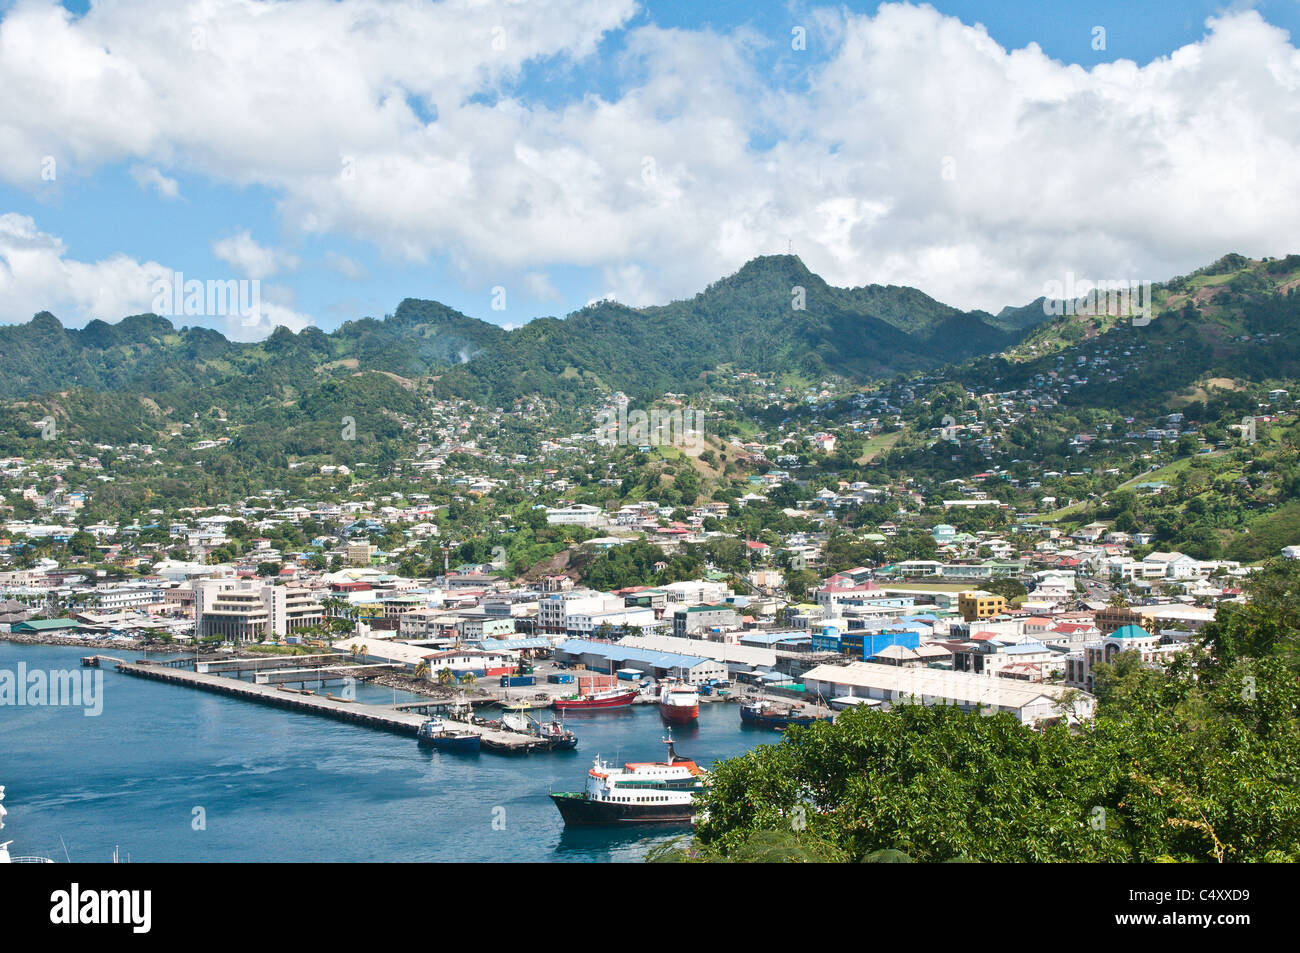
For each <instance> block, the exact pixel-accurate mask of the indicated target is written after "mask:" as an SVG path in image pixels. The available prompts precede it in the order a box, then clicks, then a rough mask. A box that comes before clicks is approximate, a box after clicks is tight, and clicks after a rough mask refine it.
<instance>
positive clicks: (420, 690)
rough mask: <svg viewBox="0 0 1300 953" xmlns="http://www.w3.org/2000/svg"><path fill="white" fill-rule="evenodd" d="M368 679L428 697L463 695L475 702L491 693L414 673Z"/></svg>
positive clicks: (371, 682)
mask: <svg viewBox="0 0 1300 953" xmlns="http://www.w3.org/2000/svg"><path fill="white" fill-rule="evenodd" d="M366 681H367V682H368V683H369V684H371V685H382V686H384V687H385V688H395V689H397V690H398V691H403V692H411V693H412V694H415V695H424V696H426V697H428V698H438V699H447V700H451V699H456V698H460V697H462V696H463V697H464V698H465V700H466V701H469V702H475V701H483V700H486V699H487V698H488V697H489V694H488V693H487V692H484V691H482V690H481V689H469V690H468V691H467V690H466V689H464V688H463V687H462V686H460V685H439V684H437V683H436V682H427V681H424V680H423V679H419V678H415V677H414V676H412V675H397V674H383V675H376V676H374V677H373V678H367V679H366Z"/></svg>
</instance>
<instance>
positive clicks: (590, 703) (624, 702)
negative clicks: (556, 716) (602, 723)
mask: <svg viewBox="0 0 1300 953" xmlns="http://www.w3.org/2000/svg"><path fill="white" fill-rule="evenodd" d="M638 693H639V692H638V690H637V689H635V688H628V689H624V688H607V689H603V690H601V691H594V692H586V693H582V694H577V695H569V696H568V697H567V698H557V699H555V701H554V702H552V704H553V705H554V706H555V708H556V710H557V711H593V710H599V709H603V708H626V707H627V706H628V705H630V704H632V702H633V701H634V700H635V699H636V696H637V695H638Z"/></svg>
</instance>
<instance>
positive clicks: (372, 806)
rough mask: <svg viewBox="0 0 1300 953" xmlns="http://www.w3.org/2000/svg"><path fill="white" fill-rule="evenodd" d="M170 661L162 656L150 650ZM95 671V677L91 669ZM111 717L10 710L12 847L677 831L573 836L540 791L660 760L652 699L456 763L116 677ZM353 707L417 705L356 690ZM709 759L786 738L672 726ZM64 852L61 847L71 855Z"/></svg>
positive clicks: (28, 654)
mask: <svg viewBox="0 0 1300 953" xmlns="http://www.w3.org/2000/svg"><path fill="white" fill-rule="evenodd" d="M93 652H103V653H104V654H108V655H112V656H115V657H118V658H124V659H136V658H140V657H142V653H138V652H124V651H114V650H113V649H103V650H97V649H84V648H72V647H63V646H31V645H16V644H14V643H10V642H0V672H2V671H9V672H16V671H17V669H18V665H19V663H25V664H26V668H27V670H28V671H29V672H30V671H34V670H46V671H49V670H73V669H78V668H79V667H80V658H81V657H82V656H83V655H88V654H92V653H93ZM157 657H164V656H157ZM88 671H89V670H87V672H88ZM100 671H102V673H103V699H102V712H101V713H100V714H99V715H97V716H94V717H87V716H86V715H85V714H83V711H82V709H80V708H76V707H70V706H63V707H50V706H10V705H0V784H4V785H5V786H6V788H7V793H8V800H7V801H6V802H5V806H6V807H8V808H9V810H10V815H9V817H8V818H7V821H8V827H7V828H6V830H5V834H6V836H7V837H12V838H13V839H14V840H15V844H14V848H15V849H17V850H19V851H20V852H21V853H25V854H35V853H39V854H45V855H47V856H50V857H53V858H55V859H56V860H58V861H60V862H63V861H65V860H69V859H70V860H72V861H85V862H105V861H108V860H110V859H111V858H112V855H113V850H114V848H115V847H117V848H119V851H120V854H121V856H122V858H123V859H125V858H126V857H127V856H128V855H129V856H130V859H131V860H132V861H135V862H148V861H194V862H198V861H205V862H210V861H216V862H226V861H241V862H258V861H377V862H387V861H501V862H514V861H542V862H545V861H573V862H583V861H586V862H590V861H636V860H640V859H641V858H642V857H644V855H645V853H646V851H647V850H649V849H650V848H651V847H652V846H653V845H654V844H656V843H658V842H660V841H662V840H664V839H665V838H666V837H672V836H680V835H681V834H682V833H684V832H682V831H673V830H671V829H670V830H668V831H666V832H665V831H664V830H663V829H654V830H634V831H622V830H610V829H592V830H567V831H566V830H565V828H564V826H563V824H562V823H561V821H560V816H559V813H558V812H557V811H556V809H555V807H554V805H553V804H552V803H551V801H550V799H549V798H548V797H547V794H548V792H550V791H566V790H567V791H577V790H581V789H582V785H583V783H584V780H585V776H586V772H587V769H588V768H589V767H590V765H591V761H592V758H594V757H595V756H596V755H597V754H599V755H601V756H602V757H604V758H605V759H607V760H610V761H616V762H620V763H621V762H623V761H653V760H659V759H660V758H662V757H663V755H664V746H663V744H662V741H661V739H662V738H663V736H664V728H663V724H662V722H661V721H660V719H659V715H658V711H657V709H656V707H655V706H652V705H645V706H637V707H636V708H634V709H630V710H623V711H618V712H599V713H582V714H579V713H573V714H570V715H569V716H568V717H567V718H566V724H567V725H568V727H570V728H572V729H573V730H574V731H575V732H577V734H578V737H579V747H578V750H577V751H575V752H568V753H554V754H534V755H521V756H514V757H511V756H504V755H492V754H487V753H483V754H479V755H471V756H465V755H457V754H445V753H441V752H435V751H431V750H429V749H424V748H420V747H419V746H418V745H417V744H416V743H415V739H414V738H413V737H412V738H406V737H403V736H400V735H396V734H390V733H388V732H384V731H376V730H373V729H368V728H362V727H357V726H353V725H349V724H345V723H341V722H337V721H334V720H332V719H328V718H321V717H317V716H313V715H306V714H297V713H293V712H287V711H282V710H280V709H276V708H268V707H266V706H262V705H256V704H251V703H248V702H242V701H238V700H235V699H231V698H226V697H224V696H221V695H214V694H210V693H208V692H200V691H194V690H191V689H187V688H181V687H176V686H171V685H165V684H161V683H158V682H152V681H147V680H144V679H138V678H131V677H129V676H126V675H122V674H119V673H118V672H115V671H114V670H113V667H112V666H111V665H109V664H106V665H105V667H104V668H103V669H102V670H100ZM357 700H358V701H361V702H371V703H376V704H384V703H391V702H393V701H398V702H400V701H410V700H415V696H411V695H407V694H405V693H402V692H397V693H394V692H393V691H392V690H391V689H386V688H379V687H371V686H367V685H361V686H359V687H358V688H357ZM673 736H674V738H675V740H676V741H677V750H678V752H679V753H680V754H682V755H685V756H688V757H692V758H694V759H696V760H697V761H699V762H700V764H702V765H704V766H706V767H707V766H709V765H711V764H712V763H713V762H714V761H715V760H717V759H720V758H726V757H732V756H734V755H737V754H742V753H743V752H745V751H747V750H749V749H750V748H753V747H756V746H757V745H759V744H764V743H775V742H777V741H779V740H780V735H779V734H776V733H772V732H765V731H759V730H756V729H753V728H742V727H741V726H740V716H739V714H738V712H737V710H736V706H735V705H731V704H706V705H701V706H700V722H699V726H698V727H694V728H690V727H688V728H677V729H674V732H673ZM65 848H66V853H65Z"/></svg>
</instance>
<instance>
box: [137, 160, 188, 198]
mask: <svg viewBox="0 0 1300 953" xmlns="http://www.w3.org/2000/svg"><path fill="white" fill-rule="evenodd" d="M131 178H133V179H135V184H136V185H138V186H140V188H142V189H153V190H154V191H155V192H157V193H158V194H159V195H161V196H162V197H163V198H165V199H174V198H179V197H180V194H181V187H180V183H178V182H177V181H176V180H175V179H170V178H168V177H167V176H165V175H163V174H162V173H161V172H159V171H158V170H157V169H155V168H154V167H153V166H148V165H139V164H136V165H133V166H131Z"/></svg>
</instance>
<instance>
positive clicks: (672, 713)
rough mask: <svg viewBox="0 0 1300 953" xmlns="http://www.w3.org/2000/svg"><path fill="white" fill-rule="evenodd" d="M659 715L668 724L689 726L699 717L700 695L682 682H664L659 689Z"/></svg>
mask: <svg viewBox="0 0 1300 953" xmlns="http://www.w3.org/2000/svg"><path fill="white" fill-rule="evenodd" d="M659 715H660V717H662V718H663V720H664V721H666V722H668V723H670V724H674V725H688V724H690V723H691V722H693V721H695V720H697V719H698V718H699V717H700V693H699V692H698V691H696V690H695V688H694V687H692V686H690V685H687V684H686V683H685V682H682V681H669V682H664V683H663V685H662V686H661V687H660V689H659Z"/></svg>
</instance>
